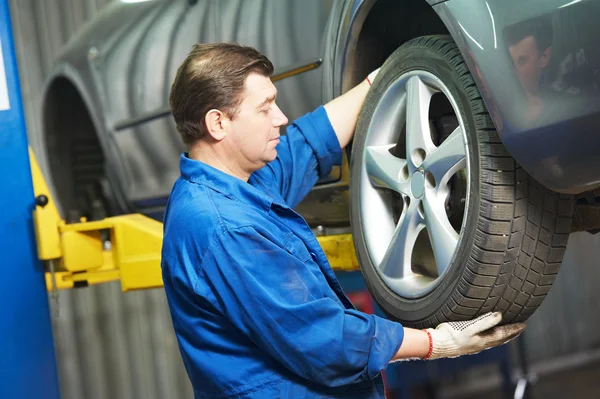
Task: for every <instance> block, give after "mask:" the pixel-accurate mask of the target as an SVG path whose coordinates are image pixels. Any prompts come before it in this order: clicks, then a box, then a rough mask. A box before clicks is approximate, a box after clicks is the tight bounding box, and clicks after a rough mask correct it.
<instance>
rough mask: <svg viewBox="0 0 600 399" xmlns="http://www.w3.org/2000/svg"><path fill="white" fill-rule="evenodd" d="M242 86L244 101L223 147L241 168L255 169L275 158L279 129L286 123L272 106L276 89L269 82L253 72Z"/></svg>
mask: <svg viewBox="0 0 600 399" xmlns="http://www.w3.org/2000/svg"><path fill="white" fill-rule="evenodd" d="M245 86H246V89H245V92H244V94H243V95H244V99H243V100H242V103H241V104H240V106H239V110H238V114H237V115H236V116H235V118H234V119H233V120H231V121H230V123H229V124H228V129H227V130H228V132H227V136H226V137H225V139H224V144H225V145H226V146H227V147H228V149H229V151H228V152H229V153H230V154H231V155H232V156H233V157H235V158H236V161H237V162H238V163H239V164H240V166H242V167H243V168H244V169H246V170H258V169H260V168H261V167H263V166H264V165H266V164H267V163H268V162H271V161H273V160H274V159H275V158H276V157H277V149H276V147H277V144H278V143H279V136H280V133H279V128H280V127H281V126H283V125H285V124H286V123H287V122H288V120H287V118H286V116H285V115H284V114H283V112H281V110H280V109H279V107H278V106H277V104H275V97H276V95H277V89H276V88H275V86H274V85H273V83H272V82H271V79H269V78H268V77H266V76H262V75H259V74H257V73H252V74H250V75H249V76H248V77H247V78H246V85H245Z"/></svg>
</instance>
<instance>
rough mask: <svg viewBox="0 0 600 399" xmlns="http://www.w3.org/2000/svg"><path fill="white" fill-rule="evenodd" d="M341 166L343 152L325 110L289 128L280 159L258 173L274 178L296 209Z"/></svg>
mask: <svg viewBox="0 0 600 399" xmlns="http://www.w3.org/2000/svg"><path fill="white" fill-rule="evenodd" d="M341 164H342V148H341V147H340V143H339V141H338V138H337V136H336V135H335V131H334V130H333V127H332V126H331V122H330V121H329V117H328V116H327V112H326V111H325V108H324V107H323V106H321V107H319V108H317V109H316V110H315V111H313V112H311V113H308V114H306V115H304V116H302V117H300V118H298V119H297V120H296V121H294V123H292V124H291V125H290V126H288V128H287V132H286V134H285V135H283V136H281V138H280V142H279V144H278V146H277V158H276V159H275V160H274V161H273V162H270V163H269V164H268V165H267V166H266V167H265V168H263V170H261V171H259V172H257V173H258V174H259V175H260V174H261V173H268V174H269V175H270V176H271V177H272V178H274V179H275V182H276V184H277V186H278V188H279V191H280V193H281V196H282V198H283V199H284V200H285V201H286V203H287V204H288V206H290V207H291V208H294V207H295V206H296V205H298V204H299V203H300V201H302V199H304V197H305V196H306V194H308V192H309V191H310V190H311V189H312V187H313V186H314V185H315V183H316V182H317V180H318V179H319V178H323V177H327V176H329V174H330V173H331V170H332V168H333V166H334V165H341Z"/></svg>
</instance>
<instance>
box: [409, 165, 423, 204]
mask: <svg viewBox="0 0 600 399" xmlns="http://www.w3.org/2000/svg"><path fill="white" fill-rule="evenodd" d="M410 191H411V193H412V196H413V197H414V198H415V199H420V198H421V197H422V196H423V192H424V191H425V174H424V173H423V171H421V170H418V171H416V172H415V173H413V175H412V178H411V179H410Z"/></svg>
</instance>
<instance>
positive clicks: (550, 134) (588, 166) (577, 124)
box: [48, 0, 600, 226]
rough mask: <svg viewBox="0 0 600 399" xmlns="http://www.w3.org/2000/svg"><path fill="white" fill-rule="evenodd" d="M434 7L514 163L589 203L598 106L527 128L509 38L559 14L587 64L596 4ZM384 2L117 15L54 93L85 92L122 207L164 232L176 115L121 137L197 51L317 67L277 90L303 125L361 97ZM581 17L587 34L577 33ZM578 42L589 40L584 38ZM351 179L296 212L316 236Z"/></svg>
mask: <svg viewBox="0 0 600 399" xmlns="http://www.w3.org/2000/svg"><path fill="white" fill-rule="evenodd" d="M427 2H428V3H429V4H430V5H432V6H433V9H434V10H435V11H436V12H437V13H438V14H439V16H440V17H441V19H442V20H443V22H444V24H445V25H446V27H447V28H448V30H449V31H450V33H451V34H452V36H453V37H454V39H455V40H456V42H457V43H458V45H459V47H460V48H461V51H462V53H463V55H464V56H465V58H466V59H467V62H468V64H469V67H470V69H471V71H472V72H473V73H474V75H475V78H476V80H477V84H478V86H479V88H480V90H481V91H482V93H483V96H484V99H485V101H486V103H487V105H488V107H489V109H490V111H491V114H492V116H493V118H494V122H495V123H496V125H497V126H498V129H499V131H500V135H501V138H502V140H503V142H504V143H505V144H506V146H507V148H508V149H509V151H510V152H511V154H513V155H514V157H515V158H516V159H517V161H518V162H519V163H521V164H522V165H523V167H524V168H525V169H526V170H527V171H528V172H529V173H531V174H532V175H533V176H534V177H535V178H536V179H538V180H539V181H540V182H541V183H542V184H544V185H546V186H547V187H549V188H552V189H554V190H557V191H563V192H578V191H582V190H584V189H586V188H590V187H595V186H596V185H597V183H598V181H599V177H600V173H598V172H596V171H598V170H600V169H599V168H598V166H600V165H598V164H599V162H600V161H599V160H600V157H597V156H596V155H595V154H596V152H597V150H598V147H599V145H598V144H599V143H598V135H596V134H595V122H596V120H597V113H598V108H597V105H598V102H597V100H598V97H597V95H593V96H592V97H591V99H592V100H591V101H589V102H588V104H587V106H586V107H584V108H573V106H570V105H569V103H568V102H567V101H564V106H562V104H563V102H560V101H559V103H558V108H560V109H561V110H562V111H563V112H562V113H561V118H562V120H557V118H556V117H555V116H556V115H551V116H554V117H555V118H554V120H548V121H545V122H540V123H538V124H537V125H527V124H525V122H524V120H525V116H526V112H525V107H523V96H522V94H521V97H519V95H520V94H518V93H522V91H523V88H522V87H521V86H519V80H518V78H517V76H516V74H515V69H514V67H513V63H512V58H511V56H510V52H509V50H507V48H506V46H505V45H504V39H503V35H502V32H503V31H505V30H508V29H510V26H511V25H513V24H514V23H515V22H518V21H520V20H524V19H528V18H534V17H538V16H540V15H545V14H550V13H553V15H556V17H554V18H555V20H556V21H558V22H561V21H563V22H561V23H562V25H561V26H560V29H557V30H555V35H558V36H560V37H562V39H560V37H557V38H555V39H556V40H558V39H560V40H559V42H560V43H561V47H562V50H561V51H562V52H564V54H566V55H565V56H564V57H567V58H568V54H572V57H574V59H575V60H577V59H578V58H577V57H578V55H577V54H579V53H578V52H577V48H576V47H573V48H570V47H569V45H570V40H571V39H570V38H571V36H573V35H575V37H579V36H581V33H578V32H584V34H585V33H587V32H595V29H596V27H595V23H594V21H593V19H594V18H593V16H594V15H595V14H594V12H595V11H596V10H597V9H598V4H599V2H597V1H582V2H577V1H574V2H573V3H574V4H572V5H570V6H568V7H563V8H560V7H561V6H564V5H565V3H566V2H567V0H561V1H558V0H547V1H545V2H543V3H540V2H534V1H533V0H488V1H487V2H486V1H484V0H450V1H437V0H427ZM376 3H377V0H326V1H323V0H305V1H302V2H298V1H296V0H263V1H260V2H258V3H257V2H248V1H243V0H204V1H202V0H201V1H188V0H173V1H167V0H149V1H142V2H137V3H124V2H115V3H111V4H110V5H109V6H107V7H106V8H105V9H104V10H103V11H102V12H101V13H100V14H99V15H98V16H97V17H96V18H95V19H94V20H92V21H90V22H89V23H88V24H86V26H85V27H84V28H83V29H82V31H80V32H79V33H78V35H77V36H76V37H74V38H73V39H72V40H71V41H70V42H69V44H68V45H67V46H66V48H65V49H64V51H63V53H62V55H61V56H60V57H59V58H58V60H57V62H56V64H55V68H54V70H53V72H52V74H51V75H50V77H49V79H48V81H49V82H51V81H52V80H53V79H55V78H57V77H66V78H67V79H69V81H71V82H72V83H73V85H74V86H76V88H77V90H78V91H79V92H80V94H81V96H82V98H83V99H84V102H85V103H86V104H85V105H86V107H87V108H88V109H89V111H90V114H91V117H92V120H93V123H94V126H95V128H96V131H97V132H98V135H99V139H100V142H101V144H102V147H103V148H104V151H105V157H106V158H107V164H108V165H109V168H108V170H107V175H108V176H107V177H108V179H109V181H110V183H111V186H112V187H113V190H114V191H115V196H116V197H117V200H118V202H119V203H120V204H121V205H122V206H121V207H122V208H123V209H124V210H127V211H136V212H143V213H146V214H150V215H151V216H153V217H156V218H158V219H160V218H161V217H162V209H164V205H165V203H166V198H167V196H168V194H169V192H170V189H171V187H172V184H173V182H174V181H175V179H176V178H177V177H178V176H179V168H178V159H179V154H180V153H181V152H183V151H184V150H185V147H184V145H183V144H182V142H181V140H180V138H179V135H178V133H177V132H176V130H175V124H174V122H173V120H172V118H170V117H168V115H166V117H160V118H155V119H152V120H151V121H147V122H144V123H134V124H133V126H130V127H126V128H122V129H117V128H116V127H117V126H123V125H124V124H127V122H131V121H134V122H135V121H136V120H140V118H143V117H144V116H145V115H148V114H152V113H155V112H157V111H160V110H164V109H168V101H167V100H168V92H169V89H170V83H171V82H172V80H173V78H174V76H175V73H176V69H177V67H178V66H179V64H180V63H181V61H182V60H183V59H184V57H185V56H186V54H187V53H188V52H189V50H190V49H191V48H192V46H193V44H195V43H198V42H215V41H237V42H239V43H242V44H247V45H252V46H255V47H256V48H258V49H259V50H260V51H261V52H263V53H264V54H265V55H267V57H269V58H270V59H271V60H272V61H273V63H274V65H275V68H276V71H275V73H277V71H278V70H284V69H286V68H289V67H290V66H293V65H302V64H303V63H310V62H313V61H314V60H315V59H321V60H322V63H321V64H320V66H319V68H317V69H313V70H311V71H309V72H305V73H302V74H299V75H295V76H292V77H289V78H286V79H283V80H280V81H277V82H276V83H275V85H276V87H277V89H278V92H279V95H278V103H279V105H280V107H281V108H282V110H283V111H284V112H285V113H286V115H287V116H288V117H289V119H290V121H293V120H294V119H295V118H297V117H299V116H301V115H302V114H304V113H306V112H310V111H311V110H313V109H314V108H315V107H317V106H318V105H320V104H323V103H325V102H327V101H329V100H331V99H332V98H334V97H336V96H338V95H340V94H342V93H343V92H345V91H346V90H348V89H349V88H350V87H351V85H352V79H355V78H356V76H353V74H352V68H353V67H354V66H355V64H353V63H354V58H355V49H356V43H357V39H358V36H359V34H360V32H361V29H362V27H363V23H364V21H365V19H366V18H367V17H368V14H369V10H370V9H371V8H372V7H373V6H374V5H375V4H376ZM257 4H258V5H259V6H257ZM575 11H577V12H576V13H575ZM586 13H588V14H586ZM580 14H581V15H582V17H583V22H581V23H579V22H578V20H577V18H578V16H579V15H580ZM491 16H493V19H494V22H493V23H492V19H491ZM575 24H578V29H579V30H577V29H575V28H576V27H575ZM557 32H558V33H557ZM577 35H579V36H577ZM576 40H579V39H576ZM580 40H583V41H586V40H587V37H583V38H580ZM591 43H592V41H591V40H590V41H589V42H586V44H585V46H584V47H585V54H586V56H585V62H583V64H585V69H586V70H589V71H592V72H594V71H597V69H595V68H598V63H600V61H599V60H598V56H597V54H598V52H597V51H596V52H595V53H594V52H592V51H591V50H588V49H589V48H590V46H591ZM592 50H594V48H592ZM557 52H558V51H557ZM579 59H581V56H579ZM588 74H589V73H588ZM597 75H599V74H596V75H594V76H595V77H596V78H597V77H598V76H597ZM351 77H352V78H351ZM499 77H505V78H507V79H508V80H505V81H502V80H500V79H499ZM519 98H521V100H519ZM159 113H160V112H159ZM566 132H568V133H566ZM565 137H567V138H568V139H566V140H565ZM348 174H349V169H348V159H347V158H346V157H345V159H344V166H343V167H342V168H339V169H336V170H335V171H334V172H332V175H331V176H329V177H327V178H325V179H323V180H321V181H320V182H319V184H318V185H317V186H316V187H315V188H314V189H313V190H312V191H311V192H310V193H309V195H308V196H307V198H306V199H305V200H304V201H303V202H302V203H301V204H300V205H299V206H298V208H297V210H298V211H299V212H300V213H301V214H302V215H303V216H304V217H305V219H306V220H307V222H308V223H309V224H310V225H313V226H316V225H329V226H332V225H333V226H342V225H347V224H348V223H349V211H348V209H349V208H348V205H349V197H348V190H347V188H348V181H349V176H348Z"/></svg>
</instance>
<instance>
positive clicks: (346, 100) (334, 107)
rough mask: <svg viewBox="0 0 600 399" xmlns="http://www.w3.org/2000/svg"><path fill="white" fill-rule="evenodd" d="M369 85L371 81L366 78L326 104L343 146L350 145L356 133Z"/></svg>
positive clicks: (328, 114) (336, 133)
mask: <svg viewBox="0 0 600 399" xmlns="http://www.w3.org/2000/svg"><path fill="white" fill-rule="evenodd" d="M369 87H370V84H369V82H368V81H367V80H364V81H363V82H362V83H360V84H359V85H357V86H355V87H354V88H353V89H351V90H350V91H348V92H346V93H344V94H343V95H341V96H339V97H337V98H335V99H333V100H332V101H330V102H328V103H327V104H325V111H326V112H327V116H328V117H329V120H330V122H331V125H332V126H333V130H334V131H335V135H336V136H337V138H338V141H339V142H340V146H341V147H342V148H344V147H346V146H347V145H348V143H349V142H350V140H351V139H352V136H353V135H354V130H355V129H356V122H357V121H358V115H359V114H360V110H361V108H362V106H363V103H364V101H365V98H366V97H367V92H368V91H369Z"/></svg>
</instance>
